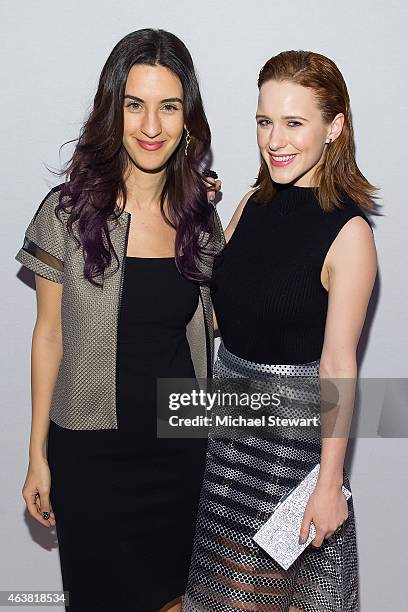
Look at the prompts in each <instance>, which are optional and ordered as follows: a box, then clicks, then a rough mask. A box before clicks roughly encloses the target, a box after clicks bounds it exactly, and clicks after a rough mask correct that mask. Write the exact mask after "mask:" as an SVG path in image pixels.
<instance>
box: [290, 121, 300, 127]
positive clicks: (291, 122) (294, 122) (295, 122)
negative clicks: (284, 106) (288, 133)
mask: <svg viewBox="0 0 408 612" xmlns="http://www.w3.org/2000/svg"><path fill="white" fill-rule="evenodd" d="M291 124H295V125H291ZM288 125H289V126H290V127H297V126H298V125H303V123H300V121H289V123H288Z"/></svg>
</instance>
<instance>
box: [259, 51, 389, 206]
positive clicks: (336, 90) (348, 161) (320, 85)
mask: <svg viewBox="0 0 408 612" xmlns="http://www.w3.org/2000/svg"><path fill="white" fill-rule="evenodd" d="M270 80H275V81H291V82H292V83H296V84H298V85H302V86H303V87H309V88H311V89H313V92H314V95H315V97H316V100H317V104H318V106H319V108H320V111H321V113H322V117H323V121H325V122H327V124H329V123H331V121H333V119H334V117H335V116H336V115H337V114H338V113H343V114H344V125H343V129H342V131H341V134H340V135H339V136H338V137H337V138H336V140H334V142H332V143H330V144H329V145H327V147H326V148H325V153H324V159H323V161H322V165H320V166H318V167H317V168H316V174H315V177H314V178H315V179H316V187H317V188H316V190H315V193H316V197H317V198H318V201H319V204H320V206H321V208H322V209H323V210H325V211H327V212H329V211H332V210H334V209H335V208H336V207H339V206H341V199H342V194H344V193H345V194H346V195H348V196H349V197H350V198H351V199H353V200H354V201H355V202H356V204H358V205H359V206H362V207H363V208H366V209H368V210H371V211H373V210H374V209H375V206H376V204H375V202H374V200H375V199H376V198H377V197H378V196H376V195H375V194H376V192H377V191H378V187H375V186H374V185H372V184H371V183H369V182H368V180H367V179H366V178H365V177H364V176H363V174H362V173H361V171H360V170H359V168H358V166H357V162H356V158H355V143H354V133H353V123H352V117H351V110H350V99H349V94H348V91H347V86H346V83H345V81H344V78H343V76H342V74H341V72H340V70H339V69H338V68H337V66H336V64H335V63H334V62H333V61H332V60H331V59H329V58H328V57H325V56H324V55H320V54H319V53H313V52H312V51H283V52H282V53H279V54H278V55H275V56H274V57H272V58H271V59H269V60H268V61H267V62H266V64H265V65H264V66H263V67H262V69H261V71H260V73H259V78H258V89H260V88H261V86H262V84H263V83H265V82H266V81H270ZM253 187H258V191H257V192H256V199H257V201H258V202H270V201H271V200H272V198H273V197H274V195H275V193H276V188H275V187H274V185H273V182H272V179H271V177H270V174H269V170H268V167H267V165H266V163H265V161H264V160H263V158H261V167H260V169H259V173H258V177H257V179H256V182H255V183H254V185H253Z"/></svg>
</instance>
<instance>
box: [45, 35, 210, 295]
mask: <svg viewBox="0 0 408 612" xmlns="http://www.w3.org/2000/svg"><path fill="white" fill-rule="evenodd" d="M135 64H145V65H148V66H156V65H160V66H164V67H166V68H168V69H170V70H171V71H172V72H173V73H174V74H175V75H176V76H178V77H179V79H180V81H181V83H182V86H183V113H184V121H185V124H186V125H187V126H188V128H189V130H190V134H191V141H190V143H189V147H188V155H187V156H186V155H185V154H184V149H185V145H186V139H185V137H186V132H184V134H183V138H182V139H181V141H180V143H179V145H178V147H177V149H176V151H175V152H174V153H173V155H172V156H171V158H170V159H169V161H168V163H167V166H166V180H165V185H164V188H163V191H162V193H161V201H160V208H161V212H162V215H163V217H164V219H165V220H166V222H167V223H169V225H171V226H172V227H174V228H175V230H176V245H175V250H176V264H177V266H178V268H179V270H180V271H181V272H182V274H183V275H184V276H185V277H186V278H188V279H190V280H193V281H197V282H205V281H206V280H208V279H207V278H206V276H205V274H204V273H203V272H202V271H200V266H199V265H198V262H199V261H200V260H203V259H205V257H206V255H207V254H208V248H209V247H208V245H210V244H211V242H210V240H209V238H210V237H211V236H212V235H213V232H214V214H213V211H214V209H213V206H212V205H211V204H209V203H208V199H207V190H206V186H205V184H204V182H203V179H202V174H201V172H202V170H203V168H204V164H205V159H206V157H207V155H208V152H209V149H210V145H211V132H210V128H209V126H208V122H207V119H206V116H205V112H204V108H203V102H202V99H201V94H200V89H199V85H198V80H197V76H196V73H195V68H194V65H193V61H192V58H191V55H190V53H189V51H188V49H187V47H186V46H185V45H184V43H183V42H182V41H181V40H180V39H179V38H177V36H175V35H174V34H171V33H170V32H166V31H164V30H153V29H150V28H146V29H142V30H137V31H136V32H131V33H130V34H128V35H127V36H125V37H124V38H123V39H122V40H120V41H119V42H118V43H117V44H116V46H115V47H114V48H113V50H112V52H111V54H110V55H109V57H108V59H107V61H106V63H105V65H104V67H103V69H102V72H101V75H100V78H99V84H98V88H97V92H96V95H95V98H94V103H93V108H92V110H91V112H90V114H89V117H88V119H87V120H86V121H85V123H84V125H83V126H82V128H81V131H80V135H79V138H78V139H76V140H78V142H77V144H76V147H75V151H74V154H73V156H72V157H71V159H70V160H69V161H68V162H67V163H66V164H65V167H64V169H63V171H62V172H58V173H57V174H58V175H60V176H61V175H66V177H67V180H66V181H65V183H64V185H63V187H62V190H61V193H60V201H59V204H58V205H57V206H56V211H57V214H59V210H64V211H65V212H67V213H69V217H68V219H67V228H68V231H69V233H70V235H71V236H72V237H73V238H74V239H75V240H76V242H77V244H78V247H79V246H80V245H82V248H83V253H84V276H85V278H87V279H88V280H89V281H90V282H91V283H92V284H94V285H97V286H102V283H99V282H97V281H96V280H95V278H94V277H96V276H98V275H102V276H103V274H104V271H105V269H106V267H107V266H109V265H110V263H111V261H112V256H114V257H115V258H116V261H117V262H118V266H119V259H118V256H117V254H116V252H115V250H114V247H113V244H112V242H111V239H110V236H109V231H108V224H107V221H108V218H111V217H112V218H113V217H117V216H118V214H117V213H116V212H115V205H116V201H117V199H118V198H119V200H120V202H121V203H123V209H124V207H125V205H126V201H127V190H126V183H125V180H126V172H127V170H128V167H129V157H128V153H127V151H126V149H125V148H124V146H123V144H122V141H123V129H124V117H123V105H124V94H125V87H126V81H127V78H128V74H129V71H130V69H131V68H132V66H134V65H135ZM69 142H75V141H69ZM65 144H67V143H65ZM166 198H167V200H168V211H169V212H168V216H169V218H167V217H166V215H165V213H164V203H165V200H166ZM123 209H122V210H123ZM122 210H121V212H120V213H119V214H121V213H122ZM74 223H76V228H75V229H76V231H77V234H78V236H75V232H74V231H73V224H74ZM203 237H207V240H205V239H204V240H203Z"/></svg>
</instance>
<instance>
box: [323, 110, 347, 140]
mask: <svg viewBox="0 0 408 612" xmlns="http://www.w3.org/2000/svg"><path fill="white" fill-rule="evenodd" d="M344 119H345V118H344V114H343V113H338V114H337V115H336V116H335V118H334V119H333V121H332V122H331V124H330V129H329V131H328V134H327V139H330V140H331V142H333V141H334V140H336V138H338V137H339V136H340V134H341V132H342V129H343V125H344Z"/></svg>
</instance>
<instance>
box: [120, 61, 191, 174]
mask: <svg viewBox="0 0 408 612" xmlns="http://www.w3.org/2000/svg"><path fill="white" fill-rule="evenodd" d="M123 113H124V127H123V146H124V147H125V149H126V151H127V152H128V154H129V157H130V158H131V160H132V161H133V163H134V164H135V165H136V166H137V167H138V168H139V169H140V170H144V171H145V172H155V171H159V170H161V169H163V167H164V166H165V165H166V163H167V161H168V160H169V158H170V157H171V155H172V154H173V153H174V151H175V149H176V148H177V145H178V144H179V142H180V140H181V138H182V137H183V128H184V116H183V86H182V84H181V81H180V79H179V78H178V77H177V76H176V75H175V74H174V72H172V71H171V70H169V69H168V68H165V67H164V66H146V65H144V64H136V65H134V66H132V68H131V69H130V71H129V74H128V78H127V81H126V88H125V97H124V103H123Z"/></svg>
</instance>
